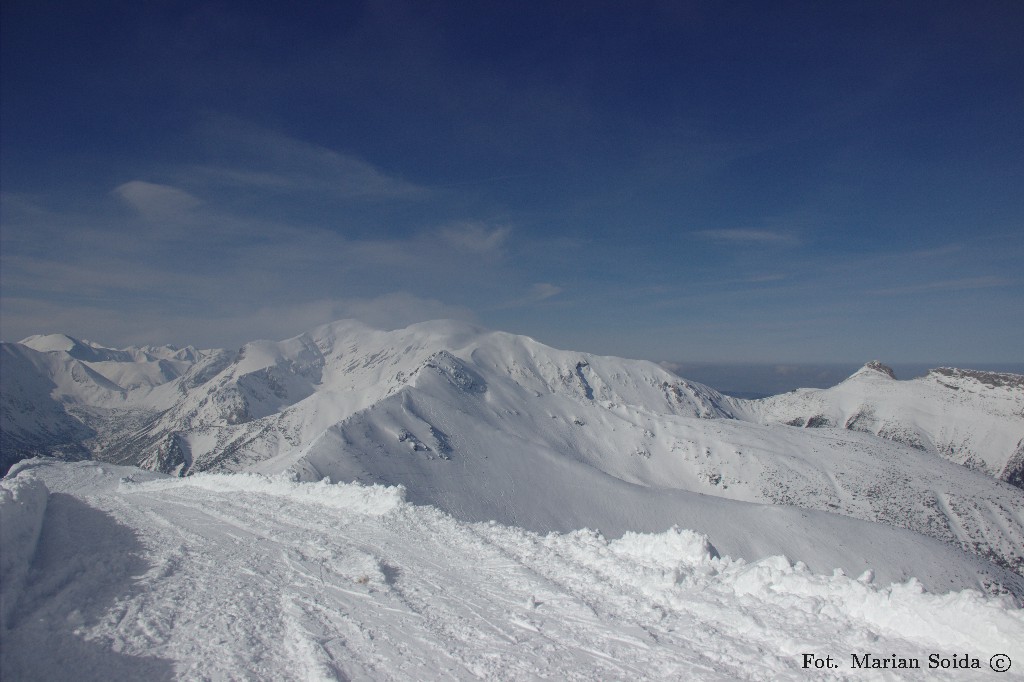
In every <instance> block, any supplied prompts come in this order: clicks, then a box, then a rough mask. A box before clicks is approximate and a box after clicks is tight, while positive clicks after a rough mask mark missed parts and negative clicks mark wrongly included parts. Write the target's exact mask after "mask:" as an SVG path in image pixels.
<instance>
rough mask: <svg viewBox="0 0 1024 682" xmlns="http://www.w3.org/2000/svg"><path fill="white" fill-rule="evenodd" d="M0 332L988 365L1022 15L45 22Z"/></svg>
mask: <svg viewBox="0 0 1024 682" xmlns="http://www.w3.org/2000/svg"><path fill="white" fill-rule="evenodd" d="M0 30H2V42H0V50H2V72H0V75H2V78H0V81H2V98H0V107H2V111H0V114H2V116H0V135H2V139H0V141H2V155H0V172H2V177H0V179H2V251H0V259H2V260H0V324H2V329H0V334H2V336H3V338H4V339H5V340H16V339H19V338H21V337H23V336H26V335H28V334H32V333H46V332H53V331H63V332H67V333H71V334H73V335H77V336H82V337H86V338H91V339H95V340H97V341H100V342H103V343H106V344H108V345H124V344H129V343H147V342H172V343H178V344H186V343H193V344H196V345H204V346H213V345H217V346H235V345H238V344H240V343H242V342H244V341H246V340H250V339H253V338H261V337H262V338H283V337H286V336H291V335H294V334H297V333H299V332H301V331H304V330H306V329H308V328H311V327H313V326H315V325H317V324H320V323H322V322H326V321H329V320H332V319H336V318H341V317H350V316H354V317H361V318H364V319H366V320H368V321H370V322H371V323H375V324H379V325H383V326H402V325H404V324H407V323H409V322H413V321H417V320H420V319H427V318H434V317H458V318H466V319H470V320H473V321H476V322H478V323H480V324H482V325H484V326H487V327H492V328H499V329H505V330H508V331H512V332H517V333H525V334H529V335H531V336H534V337H535V338H537V339H539V340H541V341H544V342H546V343H549V344H552V345H555V346H559V347H566V348H573V349H578V350H587V351H593V352H599V353H608V354H616V355H625V356H629V357H641V358H649V359H653V360H672V361H699V360H704V361H726V362H730V361H731V362H756V361H765V362H776V361H785V362H795V361H811V362H826V361H836V362H861V361H864V360H867V359H871V358H879V359H882V360H886V361H889V362H936V363H946V364H969V363H971V362H974V363H994V362H995V363H998V362H1019V361H1020V360H1021V357H1022V353H1021V349H1022V348H1024V314H1022V311H1024V305H1022V303H1024V277H1022V275H1021V271H1022V268H1021V266H1020V263H1021V262H1022V260H1024V124H1022V121H1024V41H1022V40H1020V36H1021V35H1024V4H1022V3H1020V2H1018V1H1017V0H1007V1H1005V2H984V1H981V2H979V1H972V2H963V3H949V2H934V1H929V2H902V3H892V2H861V3H818V2H807V3H801V2H780V3H730V2H691V3H687V2H650V3H606V2H593V3H589V2H588V3H551V2H539V3H532V2H516V3H490V2H481V3H464V2H459V3H446V2H431V3H422V2H398V1H391V0H388V1H382V2H377V1H371V2H365V3H359V2H353V3H347V2H324V3H303V4H301V6H299V7H297V8H296V7H288V6H286V4H285V3H254V2H244V3H243V2H239V3H232V2H201V3H199V2H147V3H139V2H132V3H129V2H90V3H77V2H74V3H73V2H46V1H41V0H33V1H31V2H29V1H19V0H10V1H5V2H4V3H3V17H2V26H0Z"/></svg>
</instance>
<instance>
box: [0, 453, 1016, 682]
mask: <svg viewBox="0 0 1024 682" xmlns="http://www.w3.org/2000/svg"><path fill="white" fill-rule="evenodd" d="M128 475H130V476H131V477H133V478H138V479H139V482H134V481H132V480H128V481H125V480H120V479H121V477H123V476H128ZM148 479H152V480H148ZM40 481H43V482H45V484H46V485H47V486H48V487H49V490H50V493H49V496H48V498H47V499H46V500H45V502H40V499H41V497H40V490H41V486H40V483H39V482H40ZM2 491H3V492H4V495H5V497H4V498H3V500H2V504H3V506H2V509H3V511H4V515H3V519H4V524H5V526H4V548H5V552H10V554H9V556H8V557H6V558H5V559H4V564H3V569H4V574H3V577H4V584H3V588H2V590H3V600H4V610H3V613H4V616H5V622H4V623H3V627H4V630H3V647H2V669H0V672H3V675H2V676H3V678H4V679H5V680H7V679H11V680H13V679H77V680H90V679H95V680H99V679H104V680H109V679H254V680H256V679H275V680H292V679H294V680H318V679H323V680H334V679H341V680H359V679H366V680H424V679H502V680H509V679H512V680H517V679H538V678H551V679H567V680H638V679H651V680H664V679H698V680H737V679H739V680H742V679H750V680H780V679H783V680H784V679H794V680H796V679H799V680H804V679H816V678H817V679H820V678H821V677H822V673H821V672H820V671H808V670H803V669H801V667H800V664H801V655H802V654H803V653H817V654H819V655H821V656H825V655H831V656H832V657H833V658H834V659H836V660H837V661H838V662H839V663H840V665H841V666H842V667H841V668H840V669H839V670H836V671H832V672H831V673H829V674H827V675H825V678H827V679H858V680H862V679H923V676H927V678H928V679H956V680H962V679H992V677H991V676H992V675H993V673H992V672H991V671H990V670H989V669H988V659H989V657H990V656H991V655H993V654H995V653H1005V654H1008V655H1009V656H1010V657H1011V658H1012V659H1013V661H1014V663H1015V664H1016V665H1024V611H1022V610H1020V609H1018V608H1016V607H1015V606H1013V605H1012V603H1011V602H1010V600H1009V599H1007V598H995V597H990V596H983V595H981V594H980V593H977V592H972V591H964V592H954V593H949V594H945V595H932V594H926V593H922V591H921V590H920V588H919V587H918V586H916V585H915V584H914V583H913V582H911V583H905V584H902V585H894V586H876V585H871V584H869V583H868V581H867V580H859V579H854V578H852V577H847V576H843V575H840V574H836V575H832V576H822V575H815V574H812V573H810V572H809V571H807V570H806V569H804V568H803V567H802V566H801V565H799V564H797V565H796V566H791V565H790V563H789V562H788V561H786V560H785V559H783V558H781V557H773V558H769V559H765V560H761V561H758V562H754V563H744V562H742V561H733V560H731V559H729V558H727V557H726V558H718V557H715V556H714V552H713V549H712V548H711V545H710V544H709V542H708V539H706V538H704V537H703V536H700V535H697V534H695V533H691V532H689V531H684V530H677V529H671V530H668V531H666V532H664V533H660V534H651V535H645V534H632V533H628V534H626V535H625V536H623V537H622V538H620V539H618V540H613V541H608V540H606V539H604V538H603V537H602V536H600V535H599V534H597V533H595V532H592V531H586V530H582V531H576V532H572V533H567V534H550V535H540V534H535V533H530V532H527V531H524V530H521V529H517V528H513V527H508V526H502V525H500V524H497V523H474V524H470V523H465V522H460V521H457V520H455V519H453V518H452V517H450V516H448V515H446V514H444V513H442V512H440V511H439V510H437V509H435V508H432V507H423V506H413V505H411V504H408V503H406V502H404V501H403V497H402V496H403V491H402V490H401V489H400V488H385V487H382V486H373V487H363V486H359V485H356V484H349V485H345V484H340V485H327V484H325V483H320V484H317V483H296V482H292V481H289V480H286V479H285V478H283V477H270V478H268V477H262V476H256V475H251V474H234V475H199V476H194V477H191V478H187V479H170V478H158V477H157V476H156V475H154V474H150V473H143V472H139V471H138V470H134V469H129V468H124V467H114V466H110V465H102V466H100V465H97V464H80V465H59V464H45V465H37V466H34V467H32V466H26V467H24V468H23V469H22V470H20V471H18V473H16V474H15V475H14V476H13V477H10V478H8V479H5V480H4V481H3V487H2ZM19 505H20V506H19ZM43 505H45V508H44V507H43ZM33 510H35V511H33ZM33 514H35V515H36V516H40V515H41V516H42V523H41V530H34V528H37V527H38V525H39V524H38V519H36V521H33ZM33 524H35V525H33ZM34 533H35V534H36V535H37V537H35V536H34V535H33V534H34ZM12 538H18V541H19V542H20V544H17V543H15V542H14V540H12ZM35 540H37V542H36V545H35V547H34V549H32V548H31V547H30V545H31V544H32V542H34V541H35ZM710 540H711V541H712V542H713V540H714V538H711V539H710ZM11 548H15V549H17V553H16V552H14V551H13V550H12V549H11ZM18 553H20V554H18ZM19 556H23V558H24V561H25V563H26V564H27V566H23V567H22V569H19V568H18V567H17V566H16V563H17V560H18V558H19ZM29 561H30V563H29ZM26 567H27V572H26V571H25V570H24V569H25V568H26ZM19 570H21V573H23V574H24V577H23V579H18V580H13V581H12V580H10V579H9V578H10V577H11V576H17V574H18V571H19ZM863 652H871V653H874V654H876V655H878V656H888V655H889V654H890V653H896V655H898V656H902V657H917V658H919V659H921V660H922V662H924V665H927V663H926V661H927V656H928V655H929V654H930V653H940V654H944V655H952V654H954V653H958V654H961V655H962V654H970V655H972V656H977V657H979V658H981V659H982V662H983V669H982V670H980V671H955V672H954V671H942V670H937V671H936V670H917V671H907V672H906V673H905V674H901V673H900V672H899V671H895V672H894V671H887V672H885V673H884V674H882V673H879V672H876V671H864V670H851V669H849V660H850V654H851V653H863ZM1014 678H1015V679H1021V676H1020V675H1019V671H1018V670H1012V671H1011V673H1010V674H1009V675H1004V676H1001V677H1000V678H999V679H1014Z"/></svg>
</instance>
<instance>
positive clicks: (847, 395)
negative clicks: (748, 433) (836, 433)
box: [746, 363, 1024, 488]
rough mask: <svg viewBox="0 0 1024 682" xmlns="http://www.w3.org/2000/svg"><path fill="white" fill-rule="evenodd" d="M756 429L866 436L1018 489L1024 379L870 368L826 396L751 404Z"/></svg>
mask: <svg viewBox="0 0 1024 682" xmlns="http://www.w3.org/2000/svg"><path fill="white" fill-rule="evenodd" d="M746 407H747V409H748V411H749V413H750V414H752V415H753V416H754V418H755V419H757V420H758V421H761V422H763V423H778V424H790V425H793V426H809V427H839V428H845V429H850V430H853V431H863V432H865V433H872V434H875V435H878V436H880V437H882V438H886V439H889V440H893V441H896V442H900V443H904V444H906V445H909V446H910V447H913V448H917V449H920V450H925V451H927V452H932V453H935V454H937V455H940V456H941V457H943V458H945V459H948V460H950V461H952V462H956V463H957V464H962V465H964V466H967V467H970V468H973V469H979V470H981V471H984V472H985V473H988V474H990V475H992V476H995V477H996V478H999V479H1001V480H1003V481H1006V482H1008V483H1011V484H1013V485H1017V486H1018V487H1022V488H1024V376H1021V375H1019V374H999V373H994V372H975V371H971V370H961V369H949V368H940V369H933V370H932V371H931V372H929V373H928V375H927V376H925V377H921V378H918V379H912V380H910V381H897V380H896V378H895V376H894V375H893V374H892V370H890V369H889V368H887V367H885V366H884V365H881V364H880V363H869V364H868V365H865V367H864V368H862V369H861V370H860V371H858V372H856V373H855V374H853V375H852V376H851V377H850V378H849V379H847V380H846V381H844V382H842V383H840V384H839V385H837V386H834V387H832V388H828V389H800V390H798V391H795V392H791V393H785V394H782V395H778V396H773V397H771V398H765V399H762V400H756V401H750V402H748V403H746Z"/></svg>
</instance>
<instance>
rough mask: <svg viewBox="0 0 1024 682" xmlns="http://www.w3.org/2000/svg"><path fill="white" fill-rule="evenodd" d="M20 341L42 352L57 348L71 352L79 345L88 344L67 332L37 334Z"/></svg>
mask: <svg viewBox="0 0 1024 682" xmlns="http://www.w3.org/2000/svg"><path fill="white" fill-rule="evenodd" d="M18 343H20V344H21V345H23V346H28V347H29V348H31V349H32V350H37V351H39V352H40V353H47V352H50V351H56V350H62V351H65V352H70V351H71V350H74V349H75V348H76V347H78V346H84V345H86V344H85V343H84V342H82V341H79V340H78V339H76V338H74V337H71V336H68V335H67V334H36V335H34V336H29V337H27V338H24V339H22V340H21V341H19V342H18Z"/></svg>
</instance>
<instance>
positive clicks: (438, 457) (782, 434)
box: [0, 321, 1024, 583]
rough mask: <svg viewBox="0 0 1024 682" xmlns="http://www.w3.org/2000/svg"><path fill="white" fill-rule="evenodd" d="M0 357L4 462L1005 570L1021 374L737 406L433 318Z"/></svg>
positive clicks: (38, 339)
mask: <svg viewBox="0 0 1024 682" xmlns="http://www.w3.org/2000/svg"><path fill="white" fill-rule="evenodd" d="M0 368H2V380H0V388H2V395H0V416H2V428H0V438H2V440H0V446H2V456H3V461H2V466H3V470H4V471H6V470H7V469H8V468H9V467H10V466H11V465H12V464H13V463H14V462H16V461H18V460H20V459H23V458H26V457H31V456H35V455H47V456H54V457H58V458H62V459H68V460H79V459H87V458H92V459H96V460H101V461H104V462H110V463H116V464H128V465H137V466H141V467H143V468H146V469H151V470H155V471H160V472H164V473H172V474H177V475H188V474H191V473H193V472H199V471H221V472H242V471H250V472H260V473H277V472H291V473H292V474H293V475H294V476H295V477H296V478H298V479H300V480H319V479H321V478H324V477H326V478H329V479H331V480H334V481H359V482H363V483H386V484H392V485H394V484H401V485H404V486H405V487H406V489H407V495H408V499H409V500H410V501H411V502H414V503H422V504H432V505H435V506H437V507H439V508H441V509H443V510H445V511H447V512H449V513H451V514H453V515H454V516H456V517H457V518H461V519H464V520H470V521H478V520H489V519H495V520H498V521H500V522H503V523H508V524H513V525H518V526H521V527H524V528H527V529H531V530H539V531H546V530H571V529H574V528H580V527H599V528H600V529H601V530H602V531H604V532H606V533H610V534H612V535H617V534H621V533H623V532H625V531H627V530H646V531H661V530H664V529H665V528H666V527H669V526H671V525H673V524H679V525H680V526H683V527H688V528H694V529H696V530H700V531H701V532H706V533H708V535H709V536H710V537H713V538H715V541H716V546H717V544H718V543H720V544H721V546H719V547H718V548H719V549H720V550H722V551H724V552H730V553H732V554H733V555H734V556H747V555H750V556H753V555H766V554H770V553H787V554H788V555H790V556H796V557H802V556H814V557H818V559H819V560H820V561H821V562H822V564H823V567H824V566H825V564H828V566H827V567H828V568H831V567H833V566H844V567H848V568H849V570H856V569H857V567H858V566H859V565H861V564H865V562H868V563H871V565H874V566H878V565H884V566H887V567H888V568H887V569H885V570H889V571H890V572H891V574H892V575H891V577H892V578H894V579H899V578H900V576H906V575H912V574H913V573H911V572H910V571H911V568H910V564H911V563H912V564H913V565H914V570H916V571H918V573H917V577H919V578H921V577H922V576H921V574H920V571H922V570H927V569H922V568H921V562H920V561H917V559H914V558H912V557H894V556H886V557H879V556H877V554H878V550H877V549H872V546H875V547H880V546H887V547H891V546H892V542H890V541H888V540H887V541H886V542H885V543H881V544H879V543H878V542H874V541H873V540H872V538H874V539H875V540H877V539H878V538H879V537H881V536H880V535H879V534H882V535H885V536H886V537H889V536H888V535H886V534H892V533H906V531H908V530H909V531H913V532H914V533H917V534H919V536H927V537H928V538H932V540H930V541H928V542H932V541H939V542H941V543H945V544H946V545H947V546H952V547H957V548H961V549H963V550H966V551H967V552H970V553H972V554H974V555H976V556H978V557H980V558H982V559H984V560H985V561H991V562H993V563H994V564H996V565H998V566H1000V567H1002V568H1003V569H1009V570H1011V571H1014V572H1016V573H1017V574H1024V519H1022V518H1021V516H1020V509H1021V508H1022V504H1024V492H1022V487H1024V377H1022V376H1021V375H1016V374H997V373H988V372H976V371H971V370H964V369H949V368H940V369H935V370H932V371H931V372H930V373H929V374H928V375H927V376H925V377H921V378H918V379H914V380H910V381H897V380H896V379H895V378H894V377H893V376H892V372H891V371H889V370H888V368H886V367H885V366H884V365H881V364H879V363H868V364H867V365H865V366H864V367H863V368H862V369H860V370H858V371H857V372H856V373H854V374H853V375H852V376H851V377H849V378H848V379H846V380H845V381H843V382H841V383H840V384H838V385H837V386H834V387H832V388H828V389H802V390H798V391H795V392H791V393H786V394H782V395H778V396H774V397H770V398H765V399H761V400H743V399H739V398H735V397H730V396H726V395H723V394H721V393H719V392H718V391H716V390H714V389H711V388H709V387H707V386H705V385H702V384H699V383H696V382H692V381H687V380H686V379H682V378H680V377H678V376H676V375H674V374H672V373H670V372H668V371H667V370H665V369H664V368H662V367H660V366H658V365H656V364H653V363H650V362H645V361H637V360H626V359H621V358H613V357H601V356H595V355H591V354H588V353H580V352H573V351H563V350H556V349H553V348H550V347H548V346H545V345H543V344H541V343H538V342H536V341H534V340H533V339H530V338H528V337H524V336H515V335H511V334H506V333H502V332H491V331H486V330H482V329H479V328H477V327H474V326H471V325H467V324H464V323H458V322H451V321H437V322H429V323H422V324H417V325H413V326H410V327H408V328H406V329H401V330H395V331H380V330H376V329H371V328H369V327H366V326H364V325H362V324H360V323H357V322H353V321H341V322H336V323H333V324H329V325H325V326H322V327H319V328H317V329H314V330H312V331H310V332H307V333H304V334H301V335H299V336H296V337H294V338H292V339H288V340H285V341H280V342H271V341H255V342H252V343H248V344H246V345H244V346H243V347H242V348H240V349H239V350H237V351H231V350H199V349H195V348H192V347H188V348H182V349H179V348H174V347H171V346H160V347H144V348H127V349H120V350H115V349H109V348H105V347H102V346H100V345H97V344H94V343H91V342H88V341H82V340H78V339H74V338H71V337H68V336H65V335H50V336H34V337H30V338H28V339H25V340H23V341H22V342H20V343H5V344H3V346H2V364H0ZM765 505H770V506H767V507H766V506H765ZM863 522H869V523H863ZM837 524H838V525H837ZM840 526H842V528H840ZM895 529H902V530H895ZM837 533H838V534H839V535H838V536H839V537H842V538H843V541H842V542H836V540H835V538H836V537H837ZM900 537H903V538H906V537H909V536H900ZM890 539H891V538H890ZM922 541H924V538H922ZM873 542H874V544H873ZM915 542H917V541H915ZM812 547H813V551H811V549H810V548H812ZM929 547H931V545H929ZM922 551H923V550H922ZM929 551H932V550H929ZM934 551H936V552H940V550H937V549H936V550H934ZM829 562H831V564H829ZM901 562H904V563H901ZM906 562H910V563H906ZM865 565H866V564H865ZM933 570H935V569H933ZM993 571H995V572H993V573H991V576H996V575H997V574H998V570H997V569H995V568H993ZM999 575H1004V574H999ZM922 579H927V578H926V577H925V578H922ZM992 580H993V581H996V580H997V579H996V577H992ZM1002 582H1004V583H1005V582H1006V580H1005V575H1004V579H1002Z"/></svg>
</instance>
